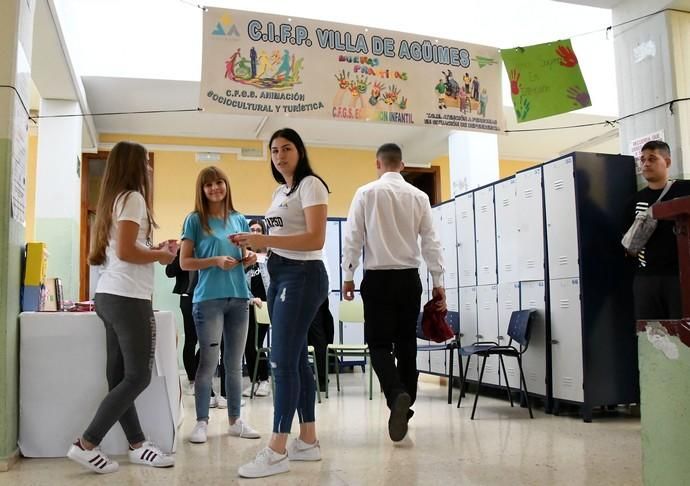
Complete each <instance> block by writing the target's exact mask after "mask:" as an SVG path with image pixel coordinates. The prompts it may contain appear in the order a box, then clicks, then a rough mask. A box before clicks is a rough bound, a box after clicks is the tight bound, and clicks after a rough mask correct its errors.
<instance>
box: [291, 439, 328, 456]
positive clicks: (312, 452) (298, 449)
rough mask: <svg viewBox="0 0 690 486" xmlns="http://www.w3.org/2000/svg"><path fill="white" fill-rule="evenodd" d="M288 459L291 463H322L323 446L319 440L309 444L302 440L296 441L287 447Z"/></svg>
mask: <svg viewBox="0 0 690 486" xmlns="http://www.w3.org/2000/svg"><path fill="white" fill-rule="evenodd" d="M287 453H288V457H289V458H290V460H291V461H320V460H321V446H320V445H319V441H318V440H317V441H316V442H314V443H313V444H308V443H306V442H304V441H303V440H302V439H299V438H298V439H295V440H293V441H292V442H290V444H288V446H287Z"/></svg>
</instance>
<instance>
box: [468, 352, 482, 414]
mask: <svg viewBox="0 0 690 486" xmlns="http://www.w3.org/2000/svg"><path fill="white" fill-rule="evenodd" d="M485 367H486V355H484V359H483V360H482V371H481V372H480V373H479V381H478V382H477V393H476V394H475V395H474V405H472V416H471V417H470V419H471V420H474V412H475V410H477V400H478V399H479V389H480V388H481V387H482V379H483V378H484V368H485Z"/></svg>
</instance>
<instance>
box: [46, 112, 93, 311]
mask: <svg viewBox="0 0 690 486" xmlns="http://www.w3.org/2000/svg"><path fill="white" fill-rule="evenodd" d="M80 113H81V111H80V108H79V103H78V102H76V101H65V100H41V108H40V114H41V116H46V115H48V116H49V115H73V114H76V115H79V114H80ZM81 135H82V118H81V117H80V116H74V117H64V118H43V119H40V122H39V126H38V156H37V167H36V177H37V181H36V218H35V219H36V240H37V241H44V242H46V244H47V246H48V252H49V253H50V257H49V258H48V277H60V278H61V279H62V284H63V289H64V294H65V298H66V299H73V300H76V299H77V298H78V296H79V241H80V240H79V237H80V233H79V224H80V216H81V213H80V201H81V183H80V180H81V179H80V174H79V172H78V167H80V164H81V162H80V160H81Z"/></svg>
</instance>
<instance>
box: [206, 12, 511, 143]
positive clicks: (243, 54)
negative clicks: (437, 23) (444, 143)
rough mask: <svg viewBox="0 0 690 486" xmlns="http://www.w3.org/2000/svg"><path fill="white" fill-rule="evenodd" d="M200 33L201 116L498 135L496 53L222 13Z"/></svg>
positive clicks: (329, 25) (313, 23)
mask: <svg viewBox="0 0 690 486" xmlns="http://www.w3.org/2000/svg"><path fill="white" fill-rule="evenodd" d="M203 29H204V31H203V53H202V73H201V93H200V105H199V106H201V107H202V108H203V109H204V110H205V111H211V112H216V113H233V114H251V115H267V116H272V115H279V116H285V115H289V116H298V117H310V118H321V119H337V120H356V121H366V122H380V123H389V124H407V125H420V126H441V127H447V128H448V127H451V128H457V129H461V130H478V131H485V132H487V131H488V132H496V131H499V130H500V129H501V128H502V127H500V126H499V120H501V118H502V117H501V116H500V115H501V112H502V101H501V71H500V69H501V68H500V62H499V53H498V49H496V48H495V47H486V46H479V45H474V44H467V43H459V42H457V41H447V40H443V39H436V38H433V37H430V38H427V37H422V36H417V35H411V34H401V33H399V32H391V31H384V30H374V29H369V28H366V27H358V26H353V25H346V24H337V23H332V22H324V21H318V20H308V19H299V18H295V17H292V18H287V17H283V16H278V15H268V14H261V13H254V12H244V11H238V10H225V9H219V8H208V9H207V10H206V11H205V13H204V24H203Z"/></svg>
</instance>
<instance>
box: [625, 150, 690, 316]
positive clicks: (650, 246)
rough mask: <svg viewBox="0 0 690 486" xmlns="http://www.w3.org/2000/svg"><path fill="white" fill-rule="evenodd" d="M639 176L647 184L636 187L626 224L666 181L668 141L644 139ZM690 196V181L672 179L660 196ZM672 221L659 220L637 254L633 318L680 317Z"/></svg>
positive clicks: (678, 284)
mask: <svg viewBox="0 0 690 486" xmlns="http://www.w3.org/2000/svg"><path fill="white" fill-rule="evenodd" d="M640 163H641V167H642V177H644V179H645V180H646V181H647V184H648V185H647V187H645V188H644V189H642V190H641V191H639V192H638V193H637V194H636V195H635V197H634V198H633V200H632V201H631V202H630V206H629V209H628V218H629V221H628V225H627V227H629V226H630V225H631V224H632V222H633V220H634V218H635V215H636V214H638V213H640V212H643V211H646V210H647V208H649V207H650V206H651V205H653V204H654V203H655V202H656V200H657V199H658V198H659V196H660V195H661V193H662V192H663V190H664V188H665V187H666V184H667V183H668V182H669V178H668V172H669V167H670V166H671V151H670V149H669V146H668V144H666V143H665V142H662V141H659V140H653V141H651V142H647V143H646V144H644V146H643V147H642V156H641V157H640ZM684 196H690V181H688V180H675V181H673V182H672V184H671V187H670V188H669V190H668V192H667V193H666V194H665V195H664V197H663V198H662V199H661V200H662V201H669V200H671V199H675V198H678V197H684ZM673 229H674V222H673V221H668V220H659V221H658V223H657V227H656V229H655V230H654V233H652V236H651V237H650V238H649V240H648V241H647V244H646V245H645V247H644V248H643V249H642V250H641V251H640V253H638V254H637V255H632V256H634V257H636V258H637V269H636V272H635V280H634V283H633V294H634V297H635V318H636V319H638V320H640V319H679V318H680V317H682V305H681V298H680V281H679V269H678V249H677V246H676V235H675V234H674V232H673Z"/></svg>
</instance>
